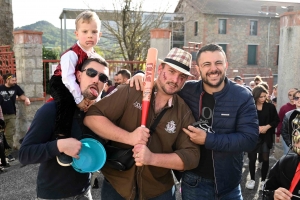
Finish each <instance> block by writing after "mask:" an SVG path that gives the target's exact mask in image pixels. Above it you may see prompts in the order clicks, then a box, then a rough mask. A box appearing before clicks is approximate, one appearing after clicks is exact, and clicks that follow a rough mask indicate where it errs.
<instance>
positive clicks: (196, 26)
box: [194, 22, 198, 36]
mask: <svg viewBox="0 0 300 200" xmlns="http://www.w3.org/2000/svg"><path fill="white" fill-rule="evenodd" d="M197 35H198V22H195V24H194V36H197Z"/></svg>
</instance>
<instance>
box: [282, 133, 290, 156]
mask: <svg viewBox="0 0 300 200" xmlns="http://www.w3.org/2000/svg"><path fill="white" fill-rule="evenodd" d="M280 140H281V144H282V148H283V155H286V154H287V153H288V151H289V150H290V148H289V147H288V146H287V145H286V143H285V141H284V140H283V138H282V136H280Z"/></svg>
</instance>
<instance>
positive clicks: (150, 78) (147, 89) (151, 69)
mask: <svg viewBox="0 0 300 200" xmlns="http://www.w3.org/2000/svg"><path fill="white" fill-rule="evenodd" d="M156 61H157V49H156V48H149V49H148V54H147V60H146V73H145V78H144V82H143V85H144V90H143V100H142V119H141V126H143V127H146V123H147V117H148V112H149V107H150V100H151V94H152V88H153V85H154V76H155V68H156ZM135 165H136V166H142V165H143V164H142V163H135Z"/></svg>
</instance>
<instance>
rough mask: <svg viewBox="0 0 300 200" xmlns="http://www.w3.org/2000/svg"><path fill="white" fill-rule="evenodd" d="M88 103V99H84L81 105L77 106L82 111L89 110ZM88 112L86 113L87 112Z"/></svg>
mask: <svg viewBox="0 0 300 200" xmlns="http://www.w3.org/2000/svg"><path fill="white" fill-rule="evenodd" d="M88 104H89V103H88V102H87V101H86V99H83V100H82V101H81V102H80V103H79V104H77V107H78V108H79V109H80V110H83V111H85V110H87V108H88ZM85 112H86V111H85Z"/></svg>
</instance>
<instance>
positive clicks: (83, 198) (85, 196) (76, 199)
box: [35, 188, 93, 200]
mask: <svg viewBox="0 0 300 200" xmlns="http://www.w3.org/2000/svg"><path fill="white" fill-rule="evenodd" d="M35 200H44V199H42V198H36V199H35ZM48 200H49V199H48ZM55 200H93V197H92V193H91V189H90V188H89V189H88V190H86V191H85V192H84V193H82V194H80V195H76V196H73V197H67V198H61V199H55Z"/></svg>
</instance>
